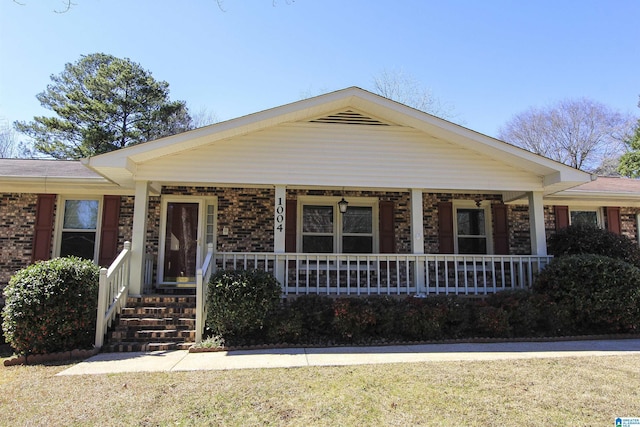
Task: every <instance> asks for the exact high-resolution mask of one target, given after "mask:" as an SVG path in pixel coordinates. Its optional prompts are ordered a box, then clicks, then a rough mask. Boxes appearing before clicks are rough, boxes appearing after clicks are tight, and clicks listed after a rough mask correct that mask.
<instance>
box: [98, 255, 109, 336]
mask: <svg viewBox="0 0 640 427" xmlns="http://www.w3.org/2000/svg"><path fill="white" fill-rule="evenodd" d="M107 286H108V284H107V269H106V268H101V269H100V281H99V285H98V318H97V320H96V337H95V338H96V339H95V346H96V348H100V347H102V344H104V330H105V320H104V314H105V313H106V311H107Z"/></svg>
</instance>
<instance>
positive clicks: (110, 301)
mask: <svg viewBox="0 0 640 427" xmlns="http://www.w3.org/2000/svg"><path fill="white" fill-rule="evenodd" d="M130 258H131V242H124V249H122V252H120V254H119V255H118V257H117V258H116V260H115V261H114V262H113V263H112V264H111V266H109V268H108V269H106V268H102V269H100V285H99V290H98V318H97V320H96V339H95V346H96V348H101V347H102V344H103V343H104V336H105V334H106V333H107V329H108V328H109V326H111V322H113V320H114V319H115V318H116V316H117V315H118V314H120V311H121V310H122V307H124V306H125V304H126V302H127V295H128V294H129V260H130Z"/></svg>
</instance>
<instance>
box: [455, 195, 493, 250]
mask: <svg viewBox="0 0 640 427" xmlns="http://www.w3.org/2000/svg"><path fill="white" fill-rule="evenodd" d="M456 205H457V206H456V208H455V222H454V227H455V249H456V253H458V254H478V255H482V254H489V253H491V252H492V248H491V240H490V239H489V235H490V232H489V228H490V222H489V221H490V217H489V211H488V209H487V208H484V207H475V203H472V204H471V205H468V204H466V203H460V204H456Z"/></svg>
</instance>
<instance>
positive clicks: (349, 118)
mask: <svg viewBox="0 0 640 427" xmlns="http://www.w3.org/2000/svg"><path fill="white" fill-rule="evenodd" d="M309 122H311V123H333V124H336V123H337V124H343V125H368V126H389V123H384V122H381V121H380V120H378V119H374V118H373V117H369V116H365V115H364V114H360V113H358V112H356V111H353V110H346V111H342V112H340V113H336V114H330V115H328V116H324V117H319V118H317V119H312V120H309Z"/></svg>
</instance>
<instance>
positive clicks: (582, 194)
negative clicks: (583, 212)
mask: <svg viewBox="0 0 640 427" xmlns="http://www.w3.org/2000/svg"><path fill="white" fill-rule="evenodd" d="M547 199H548V201H549V202H550V203H554V204H567V205H583V206H585V205H597V206H635V207H638V206H640V180H638V179H631V178H623V177H611V176H600V177H598V179H596V180H594V181H591V182H588V183H586V184H582V185H579V186H577V187H574V188H571V189H568V190H565V191H561V192H559V193H556V194H553V195H551V196H549V197H547Z"/></svg>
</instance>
